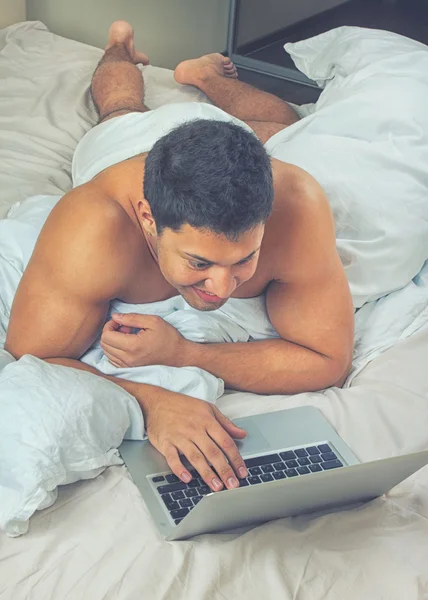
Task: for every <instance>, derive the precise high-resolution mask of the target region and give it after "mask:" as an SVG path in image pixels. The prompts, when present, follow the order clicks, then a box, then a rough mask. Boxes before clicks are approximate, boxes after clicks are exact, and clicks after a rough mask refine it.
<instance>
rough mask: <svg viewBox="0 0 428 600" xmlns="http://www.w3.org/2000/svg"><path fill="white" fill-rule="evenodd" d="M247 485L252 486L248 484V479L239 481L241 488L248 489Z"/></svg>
mask: <svg viewBox="0 0 428 600" xmlns="http://www.w3.org/2000/svg"><path fill="white" fill-rule="evenodd" d="M247 485H250V484H249V483H248V481H247V480H246V479H240V480H239V487H247Z"/></svg>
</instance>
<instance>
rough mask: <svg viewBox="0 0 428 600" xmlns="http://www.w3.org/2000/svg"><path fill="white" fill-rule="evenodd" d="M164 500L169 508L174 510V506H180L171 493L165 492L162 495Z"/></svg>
mask: <svg viewBox="0 0 428 600" xmlns="http://www.w3.org/2000/svg"><path fill="white" fill-rule="evenodd" d="M162 500H163V501H164V502H165V505H166V507H167V509H168V510H173V509H174V508H180V505H179V504H178V502H176V501H175V500H173V499H172V498H171V496H170V495H169V494H164V495H163V496H162Z"/></svg>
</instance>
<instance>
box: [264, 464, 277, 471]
mask: <svg viewBox="0 0 428 600" xmlns="http://www.w3.org/2000/svg"><path fill="white" fill-rule="evenodd" d="M274 470H275V469H274V468H273V466H272V465H263V467H262V471H263V473H272V471H274Z"/></svg>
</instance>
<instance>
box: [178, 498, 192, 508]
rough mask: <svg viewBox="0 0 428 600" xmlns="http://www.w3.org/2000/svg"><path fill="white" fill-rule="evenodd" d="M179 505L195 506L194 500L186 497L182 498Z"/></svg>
mask: <svg viewBox="0 0 428 600" xmlns="http://www.w3.org/2000/svg"><path fill="white" fill-rule="evenodd" d="M179 505H180V506H181V508H190V507H193V502H192V500H191V498H184V500H180V502H179Z"/></svg>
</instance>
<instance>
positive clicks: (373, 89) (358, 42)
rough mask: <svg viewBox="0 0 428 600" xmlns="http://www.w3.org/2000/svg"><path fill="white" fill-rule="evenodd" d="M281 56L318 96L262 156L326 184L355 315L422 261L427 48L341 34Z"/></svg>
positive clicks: (387, 37)
mask: <svg viewBox="0 0 428 600" xmlns="http://www.w3.org/2000/svg"><path fill="white" fill-rule="evenodd" d="M285 49H286V50H287V52H289V53H290V54H291V57H292V58H293V59H294V60H295V62H296V65H297V67H298V68H299V69H300V70H301V71H303V72H304V73H305V75H307V76H308V77H310V78H312V79H315V80H316V81H317V82H318V84H319V85H320V86H321V87H323V88H324V90H323V92H322V94H321V96H320V98H319V100H318V101H317V103H316V106H315V110H314V111H312V112H311V114H310V115H309V116H308V117H307V118H305V119H303V120H301V121H300V122H298V123H295V124H294V125H293V126H291V127H289V128H287V129H285V130H283V131H281V132H279V133H277V134H276V135H275V136H273V137H272V138H271V139H270V140H269V141H268V143H267V144H266V148H267V150H268V152H270V153H271V154H272V156H274V157H276V158H278V159H281V160H284V161H286V162H290V163H293V164H296V165H298V166H299V167H302V168H303V169H305V170H307V171H308V172H309V173H311V175H313V176H314V177H315V179H316V180H317V181H318V182H319V183H320V184H321V185H322V187H323V189H324V191H325V193H326V194H327V197H328V199H329V202H330V205H331V208H332V210H333V214H334V217H335V223H336V237H337V248H338V251H339V254H340V256H341V259H342V263H343V265H344V268H345V271H346V275H347V278H348V281H349V283H350V287H351V291H352V296H353V300H354V306H355V307H360V306H362V305H363V304H364V303H365V302H368V301H372V300H376V299H378V298H380V297H381V296H383V295H385V294H387V293H389V292H391V291H393V290H396V289H399V288H400V287H402V286H404V285H406V284H407V283H408V282H409V281H410V280H411V279H412V278H413V277H414V276H415V275H416V274H417V273H418V272H419V270H420V269H421V267H422V265H423V263H424V262H425V260H426V259H427V258H428V202H427V198H428V170H427V164H428V111H427V99H428V48H427V47H426V46H425V45H423V44H420V43H419V42H416V41H412V40H409V39H407V38H404V37H401V36H398V35H395V34H392V33H387V32H382V31H375V30H365V29H359V28H356V27H340V28H338V29H335V30H333V31H330V32H328V33H325V34H322V35H319V36H317V37H315V38H312V39H310V40H307V41H303V42H297V43H295V44H286V45H285Z"/></svg>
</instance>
